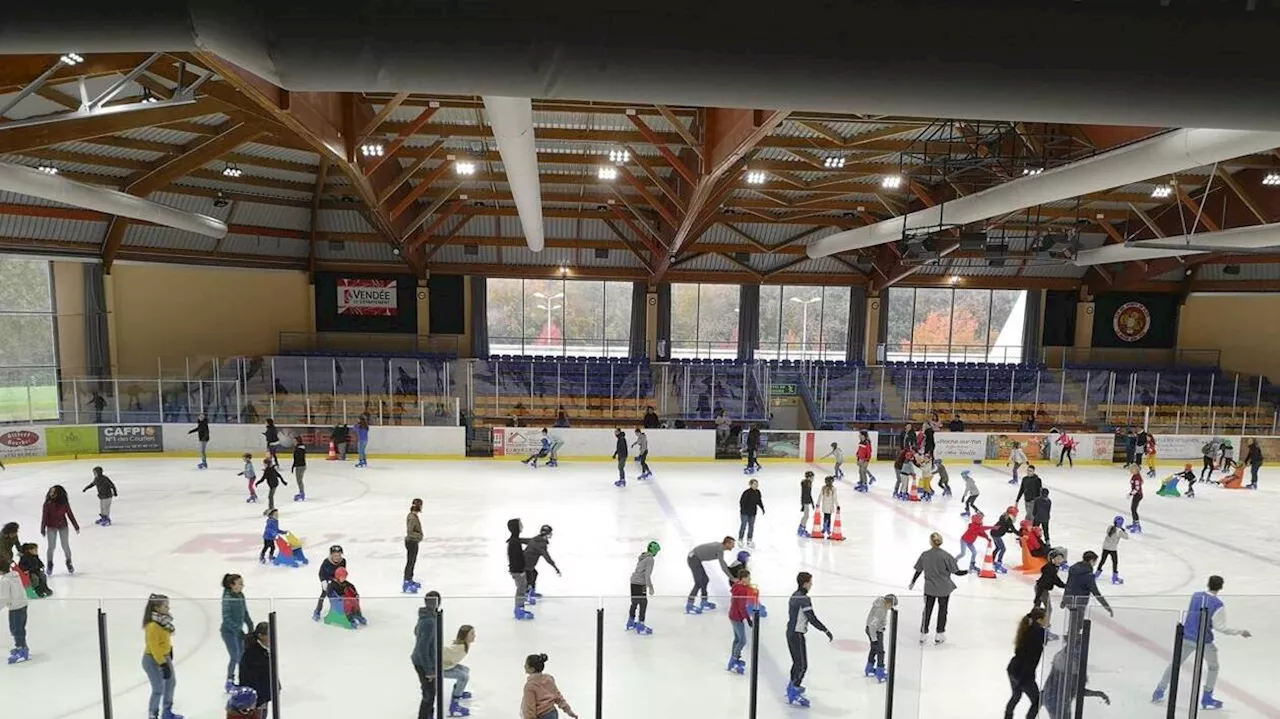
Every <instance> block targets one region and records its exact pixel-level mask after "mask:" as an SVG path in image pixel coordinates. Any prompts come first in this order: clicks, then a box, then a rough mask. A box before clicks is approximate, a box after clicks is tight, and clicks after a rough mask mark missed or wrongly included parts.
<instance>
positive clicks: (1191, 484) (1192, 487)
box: [1178, 464, 1196, 498]
mask: <svg viewBox="0 0 1280 719" xmlns="http://www.w3.org/2000/svg"><path fill="white" fill-rule="evenodd" d="M1178 476H1179V477H1182V478H1183V479H1185V480H1187V493H1186V494H1185V495H1184V496H1187V497H1192V498H1194V497H1195V496H1196V473H1195V471H1193V470H1192V469H1191V465H1190V464H1187V465H1185V466H1183V468H1182V474H1180V475H1178Z"/></svg>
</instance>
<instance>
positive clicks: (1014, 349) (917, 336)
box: [884, 287, 1027, 362]
mask: <svg viewBox="0 0 1280 719" xmlns="http://www.w3.org/2000/svg"><path fill="white" fill-rule="evenodd" d="M1026 296H1027V293H1026V290H964V289H952V288H926V287H920V288H913V287H891V288H889V297H888V310H887V311H888V319H889V321H888V328H887V332H886V338H885V356H884V359H885V360H886V361H888V362H902V361H907V360H912V361H917V362H919V361H934V362H1021V361H1022V328H1023V324H1024V322H1025V321H1026Z"/></svg>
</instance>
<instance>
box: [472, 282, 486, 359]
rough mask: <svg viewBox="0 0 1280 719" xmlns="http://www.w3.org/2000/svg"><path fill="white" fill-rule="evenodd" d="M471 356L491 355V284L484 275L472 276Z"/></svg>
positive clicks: (483, 356) (482, 356)
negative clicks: (489, 284)
mask: <svg viewBox="0 0 1280 719" xmlns="http://www.w3.org/2000/svg"><path fill="white" fill-rule="evenodd" d="M471 356H472V357H478V358H485V357H488V356H489V286H488V283H486V282H485V278H483V277H476V276H474V275H473V276H472V277H471Z"/></svg>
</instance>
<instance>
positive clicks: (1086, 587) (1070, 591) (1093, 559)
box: [1059, 550, 1116, 627]
mask: <svg viewBox="0 0 1280 719" xmlns="http://www.w3.org/2000/svg"><path fill="white" fill-rule="evenodd" d="M1097 562H1098V555H1097V553H1096V552H1093V551H1092V550H1091V551H1088V552H1085V553H1084V556H1082V557H1081V558H1080V561H1078V562H1076V563H1075V564H1073V565H1071V569H1069V570H1067V586H1065V587H1063V589H1062V602H1061V604H1060V605H1059V606H1061V607H1063V608H1065V609H1067V611H1069V612H1083V610H1084V609H1086V608H1087V607H1088V606H1089V598H1090V597H1091V596H1092V597H1096V598H1097V599H1098V603H1099V604H1101V605H1102V608H1103V609H1105V610H1107V614H1109V615H1111V616H1113V617H1114V616H1115V615H1116V612H1115V610H1114V609H1112V608H1111V603H1110V602H1108V601H1107V598H1106V597H1104V596H1102V592H1101V591H1099V590H1098V582H1097V581H1096V580H1095V579H1094V578H1093V573H1094V567H1095V566H1096V565H1097ZM1067 626H1068V627H1073V626H1077V624H1076V623H1073V622H1070V621H1068V624H1067Z"/></svg>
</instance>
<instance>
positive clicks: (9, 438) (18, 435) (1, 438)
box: [0, 429, 40, 447]
mask: <svg viewBox="0 0 1280 719" xmlns="http://www.w3.org/2000/svg"><path fill="white" fill-rule="evenodd" d="M39 441H40V435H38V434H36V433H35V432H30V431H28V430H25V429H20V430H14V431H13V432H5V433H4V434H0V444H3V445H4V446H6V447H30V446H31V445H33V444H35V443H36V442H39Z"/></svg>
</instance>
